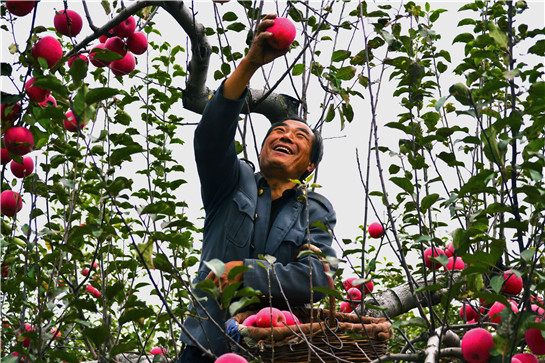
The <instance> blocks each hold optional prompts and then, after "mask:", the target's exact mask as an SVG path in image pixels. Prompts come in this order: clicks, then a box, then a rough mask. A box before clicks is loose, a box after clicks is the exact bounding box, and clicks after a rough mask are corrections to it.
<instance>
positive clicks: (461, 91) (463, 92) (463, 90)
mask: <svg viewBox="0 0 545 363" xmlns="http://www.w3.org/2000/svg"><path fill="white" fill-rule="evenodd" d="M449 92H450V94H451V96H453V97H454V98H456V100H458V102H460V103H461V104H462V105H464V106H469V105H470V101H471V93H470V92H469V89H468V88H467V87H466V85H465V84H463V83H456V84H453V85H452V86H450V88H449Z"/></svg>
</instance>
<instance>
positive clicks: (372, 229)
mask: <svg viewBox="0 0 545 363" xmlns="http://www.w3.org/2000/svg"><path fill="white" fill-rule="evenodd" d="M368 231H369V235H370V236H371V237H373V238H380V237H382V236H383V235H384V227H382V224H380V223H378V222H374V223H371V224H370V225H369V228H368Z"/></svg>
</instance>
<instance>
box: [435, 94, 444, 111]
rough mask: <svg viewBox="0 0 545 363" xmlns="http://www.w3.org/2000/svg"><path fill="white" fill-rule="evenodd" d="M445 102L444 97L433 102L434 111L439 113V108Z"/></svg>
mask: <svg viewBox="0 0 545 363" xmlns="http://www.w3.org/2000/svg"><path fill="white" fill-rule="evenodd" d="M446 100H447V98H446V97H441V98H440V99H438V100H437V102H435V110H436V111H439V110H440V109H441V107H443V105H444V104H445V101H446Z"/></svg>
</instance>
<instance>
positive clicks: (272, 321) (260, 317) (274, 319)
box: [256, 306, 286, 328]
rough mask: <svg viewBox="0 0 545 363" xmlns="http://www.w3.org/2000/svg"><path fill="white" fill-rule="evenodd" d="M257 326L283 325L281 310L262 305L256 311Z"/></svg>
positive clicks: (284, 319) (283, 319)
mask: <svg viewBox="0 0 545 363" xmlns="http://www.w3.org/2000/svg"><path fill="white" fill-rule="evenodd" d="M256 315H257V326H259V327H261V328H270V327H271V325H272V326H273V327H280V326H284V322H285V321H286V318H285V317H284V314H282V311H280V310H279V309H277V308H273V307H268V306H267V307H264V308H263V309H261V310H259V311H258V312H257V314H256Z"/></svg>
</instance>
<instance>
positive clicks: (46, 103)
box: [40, 95, 57, 107]
mask: <svg viewBox="0 0 545 363" xmlns="http://www.w3.org/2000/svg"><path fill="white" fill-rule="evenodd" d="M49 105H53V106H54V107H57V100H56V99H55V97H53V96H51V95H49V96H48V97H47V98H46V99H45V101H43V102H40V106H42V107H47V106H49Z"/></svg>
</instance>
